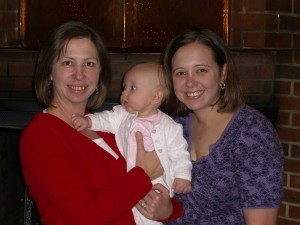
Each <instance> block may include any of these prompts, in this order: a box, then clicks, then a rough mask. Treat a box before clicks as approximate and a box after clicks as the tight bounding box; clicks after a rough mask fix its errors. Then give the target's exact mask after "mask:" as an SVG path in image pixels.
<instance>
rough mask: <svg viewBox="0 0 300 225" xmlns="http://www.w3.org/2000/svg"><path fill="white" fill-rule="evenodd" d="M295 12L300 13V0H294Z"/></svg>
mask: <svg viewBox="0 0 300 225" xmlns="http://www.w3.org/2000/svg"><path fill="white" fill-rule="evenodd" d="M294 13H296V14H300V0H294Z"/></svg>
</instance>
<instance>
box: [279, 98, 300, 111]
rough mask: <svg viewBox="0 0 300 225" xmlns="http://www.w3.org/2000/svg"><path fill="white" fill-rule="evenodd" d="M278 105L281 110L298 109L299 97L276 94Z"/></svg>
mask: <svg viewBox="0 0 300 225" xmlns="http://www.w3.org/2000/svg"><path fill="white" fill-rule="evenodd" d="M277 102H278V106H279V108H280V109H281V110H297V111H300V98H294V97H291V96H280V95H277Z"/></svg>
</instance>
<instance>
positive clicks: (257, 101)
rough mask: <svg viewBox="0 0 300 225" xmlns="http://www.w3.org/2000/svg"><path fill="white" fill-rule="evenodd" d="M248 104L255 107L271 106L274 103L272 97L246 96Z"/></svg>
mask: <svg viewBox="0 0 300 225" xmlns="http://www.w3.org/2000/svg"><path fill="white" fill-rule="evenodd" d="M245 98H246V102H247V103H249V104H253V105H271V104H272V102H273V101H274V96H272V95H249V94H248V95H246V96H245Z"/></svg>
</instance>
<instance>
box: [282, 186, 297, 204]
mask: <svg viewBox="0 0 300 225" xmlns="http://www.w3.org/2000/svg"><path fill="white" fill-rule="evenodd" d="M283 200H284V201H285V202H291V203H295V204H297V203H299V202H300V192H298V191H295V190H289V189H286V188H285V189H284V198H283Z"/></svg>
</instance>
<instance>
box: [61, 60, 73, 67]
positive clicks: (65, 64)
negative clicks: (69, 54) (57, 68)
mask: <svg viewBox="0 0 300 225" xmlns="http://www.w3.org/2000/svg"><path fill="white" fill-rule="evenodd" d="M62 64H63V65H64V66H70V65H71V64H72V62H71V61H63V63H62Z"/></svg>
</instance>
